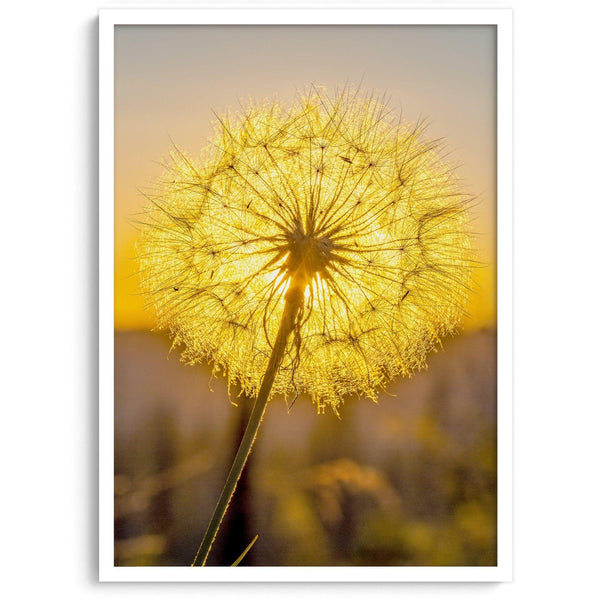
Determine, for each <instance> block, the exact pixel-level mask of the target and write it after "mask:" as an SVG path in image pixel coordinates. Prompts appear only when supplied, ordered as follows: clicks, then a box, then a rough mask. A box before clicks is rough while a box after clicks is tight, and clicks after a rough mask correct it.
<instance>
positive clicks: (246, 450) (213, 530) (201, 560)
mask: <svg viewBox="0 0 600 600" xmlns="http://www.w3.org/2000/svg"><path fill="white" fill-rule="evenodd" d="M292 284H293V282H292ZM292 284H291V285H290V288H289V290H288V292H287V294H286V296H285V306H284V308H283V316H282V317H281V324H280V325H279V331H278V332H277V337H276V338H275V344H273V350H272V351H271V357H270V358H269V364H268V365H267V370H266V371H265V376H264V377H263V380H262V383H261V386H260V389H259V391H258V395H257V396H256V401H255V402H254V407H253V408H252V413H251V414H250V419H249V420H248V425H247V426H246V431H245V432H244V437H243V438H242V441H241V442H240V446H239V448H238V451H237V454H236V455H235V459H234V461H233V465H232V466H231V470H230V471H229V475H228V476H227V481H226V482H225V485H224V487H223V491H222V492H221V496H220V498H219V501H218V502H217V506H216V507H215V511H214V513H213V515H212V517H211V519H210V523H209V524H208V527H207V529H206V533H205V534H204V538H203V539H202V543H201V544H200V547H199V548H198V552H197V553H196V557H195V558H194V562H193V563H192V564H191V566H192V567H195V566H196V565H197V564H200V565H201V566H204V565H205V564H206V559H207V557H208V553H209V552H210V548H211V546H212V544H213V541H214V539H215V537H216V535H217V531H218V530H219V527H220V525H221V521H222V520H223V517H224V515H225V512H226V511H227V506H228V505H229V502H230V501H231V497H232V496H233V492H234V491H235V488H236V486H237V482H238V479H239V478H240V475H241V473H242V471H243V470H244V465H245V464H246V461H247V460H248V456H249V455H250V450H252V445H253V444H254V440H255V439H256V434H257V433H258V428H259V427H260V424H261V421H262V418H263V415H264V414H265V410H266V408H267V402H268V401H269V395H270V393H271V388H272V387H273V382H274V381H275V376H276V375H277V371H278V370H279V367H280V366H281V362H282V360H283V357H284V354H285V348H286V346H287V340H288V337H289V335H290V333H291V332H292V330H293V329H294V326H295V324H296V317H297V315H298V311H299V310H300V307H301V306H302V302H303V301H304V298H303V293H302V291H301V290H300V288H299V287H298V286H294V285H292Z"/></svg>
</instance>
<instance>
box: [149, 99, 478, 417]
mask: <svg viewBox="0 0 600 600" xmlns="http://www.w3.org/2000/svg"><path fill="white" fill-rule="evenodd" d="M422 133H423V126H422V124H417V125H407V124H405V123H397V122H396V121H395V120H394V119H393V117H392V116H391V115H390V111H389V109H388V108H387V107H386V106H385V105H384V104H382V103H381V102H379V101H378V100H377V99H375V98H374V97H372V96H368V97H364V96H361V95H360V94H358V93H357V92H350V91H348V90H346V91H344V92H342V93H341V94H339V95H337V96H336V97H334V98H333V99H330V98H329V97H327V96H326V95H325V94H324V93H323V92H321V91H319V90H316V89H313V90H312V91H311V92H309V93H308V94H307V95H305V96H303V97H301V98H299V99H298V100H297V102H296V104H295V105H293V106H292V107H291V108H289V109H286V108H284V107H283V106H281V105H280V104H278V103H267V102H265V103H264V104H259V105H256V106H253V107H251V108H249V109H248V110H247V111H246V112H245V113H243V114H239V115H225V116H222V117H220V118H219V119H218V123H217V126H216V133H215V135H214V138H213V140H212V143H211V147H210V148H207V149H206V150H205V152H204V154H203V155H202V156H201V157H200V158H199V159H198V160H193V159H192V158H191V157H189V156H188V155H187V154H185V153H184V152H182V151H181V150H179V149H175V150H174V151H173V152H172V153H171V160H170V163H169V164H168V165H167V168H166V171H165V174H164V177H163V178H162V180H161V181H160V183H159V186H158V190H157V193H156V194H155V195H153V196H152V197H150V200H151V201H152V203H151V205H150V207H149V208H148V210H147V213H146V218H145V222H144V225H143V227H142V236H141V240H140V242H139V244H138V252H139V256H140V263H141V279H142V288H143V290H144V291H145V292H146V293H147V294H148V295H149V298H150V299H151V301H152V303H153V304H154V306H155V308H156V312H157V316H158V324H159V326H160V327H165V328H169V329H170V331H171V333H172V335H173V342H174V344H176V345H177V344H182V345H183V353H182V354H183V358H184V360H186V361H188V362H190V363H195V362H198V361H212V362H213V364H214V366H215V369H217V370H223V371H224V372H225V373H226V374H227V376H228V377H229V379H230V381H232V382H233V381H236V382H239V383H240V384H241V387H242V388H243V389H244V391H245V392H246V393H248V394H251V395H254V394H256V391H257V389H258V387H259V386H260V382H261V379H262V377H263V375H264V373H265V369H266V366H267V363H268V361H269V357H270V355H271V351H272V348H273V343H274V339H275V336H276V335H277V329H278V326H279V323H280V320H281V316H282V314H283V309H284V303H285V298H286V294H287V293H288V291H289V290H290V289H294V287H297V288H298V289H299V290H300V291H301V293H303V305H302V307H301V309H300V312H299V314H298V319H297V323H296V325H295V328H296V329H295V331H294V333H293V336H292V337H291V338H290V342H289V343H288V345H287V348H286V354H285V357H284V359H283V362H282V363H281V366H280V367H279V369H278V372H277V376H276V377H275V382H274V385H273V391H274V392H277V393H283V394H286V395H294V396H295V395H296V394H297V393H303V392H305V393H308V394H310V395H311V396H312V397H313V399H314V400H315V401H316V402H317V403H318V405H319V406H320V407H321V406H323V405H324V404H329V405H331V406H332V407H333V408H334V410H335V409H336V407H337V405H338V404H339V403H340V401H342V400H343V398H344V396H346V395H347V394H358V395H364V396H367V397H370V398H372V399H376V397H377V393H378V390H379V388H380V387H381V386H382V385H383V384H384V383H385V381H387V380H389V379H390V378H392V377H395V376H398V375H410V374H411V373H412V372H414V371H415V370H416V369H420V368H423V367H424V366H425V357H426V354H427V353H428V352H429V351H431V350H432V349H434V347H435V346H436V344H437V342H438V341H439V339H440V337H441V336H443V335H446V334H448V333H451V332H453V331H454V330H455V329H456V327H457V325H458V323H459V320H460V317H461V315H462V311H463V307H464V306H465V303H466V301H467V297H468V293H469V288H470V283H471V275H470V273H471V264H472V258H473V257H472V252H471V245H470V234H469V230H468V229H469V228H468V218H469V217H468V214H467V210H466V209H467V206H468V203H469V201H470V198H469V197H468V196H467V195H465V194H463V193H461V191H460V189H459V188H458V186H457V184H456V179H455V176H454V169H453V167H452V166H451V165H448V164H446V163H444V162H442V161H440V159H439V156H438V155H439V152H440V146H439V144H438V143H431V142H427V141H425V140H424V139H423V138H422ZM290 286H292V288H290Z"/></svg>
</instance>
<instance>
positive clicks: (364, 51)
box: [115, 25, 496, 262]
mask: <svg viewBox="0 0 600 600" xmlns="http://www.w3.org/2000/svg"><path fill="white" fill-rule="evenodd" d="M311 84H317V85H321V86H324V87H326V88H327V89H328V90H334V89H335V88H336V86H337V87H340V86H343V85H344V84H349V85H359V84H360V86H361V88H362V89H364V90H365V92H371V91H375V92H376V93H377V94H385V95H386V97H387V98H388V101H389V106H390V108H392V109H393V110H394V111H395V112H397V113H398V114H400V112H402V114H403V116H404V117H405V118H406V119H407V120H409V121H414V120H416V119H418V118H420V117H424V118H426V119H427V121H428V123H429V127H428V132H427V135H428V136H430V137H432V138H440V137H442V138H445V140H446V142H447V145H448V148H449V149H450V150H451V151H452V154H451V158H452V159H453V160H456V161H457V162H460V163H461V164H462V166H461V168H460V170H459V173H460V175H461V177H462V178H463V179H464V181H465V186H466V189H467V190H468V191H469V192H471V193H473V194H475V195H477V196H478V197H479V202H478V205H477V206H476V209H475V211H474V217H475V229H476V230H477V231H478V232H481V234H482V235H481V236H480V237H479V238H478V244H480V246H481V249H482V254H483V258H484V260H485V261H492V262H493V261H494V259H495V251H494V250H495V208H496V179H495V177H496V29H495V27H494V26H472V25H464V26H455V25H453V26H448V25H433V26H414V25H407V26H398V25H389V26H382V25H377V26H361V25H353V26H340V25H338V26H301V25H298V26H296V25H294V26H229V25H225V26H193V25H182V26H146V25H143V26H142V25H133V26H123V25H121V26H117V27H116V30H115V153H116V154H115V158H116V166H115V191H116V215H115V216H116V235H117V243H118V244H119V243H120V241H121V240H125V239H126V238H127V237H128V235H131V233H132V229H131V227H130V225H128V223H127V219H128V218H129V217H130V216H131V215H132V213H135V212H137V211H139V209H140V207H141V206H142V205H143V204H144V203H145V200H144V198H143V196H142V195H141V194H140V193H139V192H138V191H137V189H138V188H144V187H148V186H151V185H152V182H153V180H154V179H155V178H156V177H157V176H158V175H159V174H160V172H161V167H160V166H159V164H158V161H160V159H161V158H163V157H164V156H165V155H166V154H167V152H168V151H169V149H170V144H171V141H170V139H169V138H172V140H173V141H174V142H175V143H176V144H177V145H178V146H179V147H180V148H182V149H184V150H186V151H187V152H189V153H190V154H192V155H194V154H196V153H198V152H199V151H200V150H201V148H202V147H203V146H205V145H206V142H207V137H208V136H209V134H210V132H211V128H212V123H213V122H214V114H213V112H212V111H213V110H214V111H216V112H217V113H218V112H222V111H225V110H227V109H228V108H236V107H237V106H238V103H239V102H241V103H242V104H243V103H244V102H245V101H246V100H248V99H254V100H261V99H263V98H265V97H270V98H273V97H277V98H279V99H280V100H282V101H288V100H291V99H292V98H293V97H294V95H295V94H296V92H297V91H302V90H303V89H306V87H307V86H309V85H311Z"/></svg>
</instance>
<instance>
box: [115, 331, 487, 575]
mask: <svg viewBox="0 0 600 600" xmlns="http://www.w3.org/2000/svg"><path fill="white" fill-rule="evenodd" d="M135 335H139V334H135ZM124 339H125V338H124ZM124 339H123V340H121V341H120V342H118V343H117V346H116V349H118V348H121V347H122V346H123V343H122V342H123V341H124ZM154 341H155V340H154V338H148V337H146V338H144V337H142V338H140V340H139V342H140V344H143V345H144V348H145V349H146V350H147V349H148V347H149V346H148V343H149V342H150V346H152V344H153V343H154ZM446 346H447V347H446V350H445V352H443V353H439V354H437V355H435V356H434V357H433V358H432V360H431V361H430V363H431V364H430V369H429V371H428V372H426V373H423V374H419V375H417V376H416V377H415V378H414V379H412V380H408V381H403V382H399V383H398V384H397V385H396V386H395V388H394V389H393V390H392V391H391V393H393V394H395V395H396V396H397V397H395V398H389V397H385V398H383V397H382V399H381V400H380V403H379V405H374V404H372V403H369V402H368V401H366V400H357V401H349V402H348V403H347V404H346V405H345V406H344V408H343V411H342V418H341V419H337V418H336V417H335V416H334V415H316V410H314V407H312V406H311V405H310V403H309V401H308V400H306V399H303V398H299V399H298V401H297V402H296V404H295V405H294V407H292V408H291V410H289V411H288V409H287V408H286V407H285V406H284V405H283V403H282V402H277V401H276V400H275V401H272V403H271V405H270V406H269V409H268V411H267V416H266V419H265V422H264V423H263V427H262V430H261V432H260V433H259V439H258V441H257V444H256V447H255V449H254V450H253V453H252V454H251V460H250V461H249V464H248V466H247V471H246V473H245V479H244V480H243V481H242V482H241V483H240V488H239V489H238V490H237V492H236V494H237V496H238V497H237V499H236V501H235V503H232V505H231V506H230V510H229V513H228V515H227V517H226V519H227V522H225V523H224V524H223V527H222V530H221V531H220V533H219V535H218V536H217V541H216V543H215V546H214V548H213V550H212V551H211V555H210V556H209V563H208V564H231V562H233V560H231V557H232V556H233V557H234V558H235V557H237V556H239V555H240V554H241V552H242V551H243V550H244V548H245V547H246V546H247V545H248V543H249V542H250V541H251V539H252V537H254V535H255V534H256V533H258V534H259V538H258V541H257V543H256V544H255V546H253V548H252V550H251V551H250V552H249V554H248V555H247V556H246V557H245V558H244V560H243V561H242V563H241V565H240V566H242V567H243V566H248V565H268V566H271V565H273V566H275V565H289V566H296V565H298V566H300V565H304V566H313V565H327V566H343V565H381V566H385V565H399V566H402V565H414V566H459V565H472V566H480V565H481V566H483V565H495V564H496V534H497V520H496V497H497V494H496V447H497V444H496V442H497V440H496V418H495V417H496V404H495V403H496V370H495V334H494V333H493V332H480V333H478V334H471V335H469V336H463V337H461V338H457V339H456V340H453V341H452V342H451V343H448V344H447V345H446ZM131 348H137V345H136V344H133V345H132V346H131V347H130V349H131ZM157 348H158V349H160V352H163V351H164V348H165V347H164V346H163V345H162V342H160V343H158V345H157ZM136 351H137V350H136ZM128 356H129V354H128V353H127V352H125V353H117V359H118V360H119V361H120V362H119V363H118V364H119V367H118V368H117V369H116V373H117V379H116V407H115V408H116V417H117V421H116V428H115V434H116V435H115V444H116V445H115V562H116V564H117V565H188V564H189V563H190V562H191V559H192V558H193V555H194V554H195V551H196V549H197V545H198V544H199V542H200V540H201V537H202V534H203V532H204V528H205V526H206V523H207V521H208V518H209V516H210V513H211V512H212V509H213V508H214V503H215V502H216V499H217V497H218V494H219V491H220V487H221V485H222V483H223V481H224V478H225V475H226V472H227V470H228V469H229V466H230V463H231V460H232V454H233V452H234V450H235V448H236V446H237V439H238V438H239V436H240V435H241V432H242V430H243V422H244V420H245V419H246V418H247V414H248V410H247V408H248V405H247V404H242V408H241V409H240V408H239V407H238V408H235V407H233V406H232V405H230V404H229V403H227V402H226V400H225V397H224V395H225V390H223V389H218V388H217V386H216V385H214V384H213V385H214V389H215V393H214V396H212V397H208V399H207V400H206V402H205V403H204V404H202V410H200V409H199V407H198V406H199V405H198V400H197V397H195V396H194V397H193V400H191V401H188V400H185V399H180V398H179V393H180V391H178V390H179V388H178V386H181V385H183V384H181V381H180V382H179V383H177V384H175V383H173V382H174V381H175V380H171V379H170V377H171V376H170V375H169V374H168V373H167V374H165V373H160V374H158V375H157V381H158V380H159V378H160V380H161V381H162V380H163V379H164V378H165V377H166V379H167V383H165V384H164V385H165V389H166V390H167V392H166V396H164V397H163V396H161V394H165V392H164V391H160V390H156V397H155V398H154V400H152V398H150V399H149V398H148V393H149V392H148V391H147V390H140V389H138V388H137V387H136V385H133V384H132V381H133V382H135V381H136V379H135V378H136V372H135V370H134V369H133V370H132V368H131V365H130V364H129V366H127V365H128V363H127V361H128V358H127V357H128ZM159 359H160V360H164V355H162V354H160V353H158V354H157V360H159ZM169 368H170V369H173V373H175V374H177V375H173V377H175V376H177V377H180V375H178V373H180V372H181V373H183V375H181V376H182V377H184V378H185V377H192V378H194V377H198V378H200V379H202V378H206V374H205V373H204V372H202V373H201V375H199V374H198V371H199V369H191V368H189V367H183V366H182V365H180V364H178V363H173V364H172V366H171V367H169ZM180 369H183V371H180ZM148 376H150V375H148ZM206 385H207V383H206V381H205V380H204V379H202V381H196V380H195V379H192V380H190V382H188V383H186V384H185V386H184V388H185V389H184V388H181V389H184V391H182V392H181V394H182V395H183V396H182V398H187V396H188V394H189V389H194V388H195V387H196V386H200V389H201V386H206ZM184 406H187V408H185V409H184V408H182V407H184ZM199 410H200V412H197V411H199ZM186 411H189V412H186Z"/></svg>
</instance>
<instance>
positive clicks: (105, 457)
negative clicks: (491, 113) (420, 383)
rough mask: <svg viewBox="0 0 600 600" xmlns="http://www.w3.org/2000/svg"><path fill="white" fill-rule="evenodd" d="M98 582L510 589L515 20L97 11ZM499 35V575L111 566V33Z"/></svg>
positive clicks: (455, 15) (506, 16) (504, 14)
mask: <svg viewBox="0 0 600 600" xmlns="http://www.w3.org/2000/svg"><path fill="white" fill-rule="evenodd" d="M99 22H100V27H99V90H100V93H99V96H100V98H99V157H100V165H99V225H100V234H99V290H100V293H99V295H100V298H99V407H98V409H99V442H100V443H99V446H100V447H99V490H100V499H99V534H98V539H99V581H101V582H109V581H110V582H116V581H120V582H134V581H137V582H169V581H170V582H230V583H233V582H304V583H305V582H476V581H479V582H485V581H489V582H491V581H496V582H507V581H512V570H513V552H512V548H513V490H512V477H513V434H512V428H513V421H512V418H513V417H512V403H513V374H512V370H513V367H512V364H513V352H512V345H513V339H512V330H513V314H512V313H513V306H512V305H513V296H512V278H513V273H512V260H513V259H512V256H513V245H512V202H513V199H512V143H513V142H512V129H513V118H512V10H511V9H505V8H502V9H488V8H482V9H410V8H374V7H367V6H363V7H362V8H358V7H351V8H344V10H340V8H339V7H336V8H333V7H326V8H325V7H324V8H319V9H313V8H287V7H284V6H279V7H277V8H274V7H273V8H267V7H264V6H261V7H256V8H248V7H247V6H244V7H240V6H239V5H229V6H226V7H224V6H222V7H220V8H208V7H207V8H194V9H126V8H123V9H118V8H117V9H100V10H99ZM195 24H202V25H244V24H245V25H258V24H260V25H290V24H293V25H317V24H328V25H495V26H496V27H497V123H496V125H497V138H496V140H497V276H498V286H497V289H498V296H497V298H498V302H497V305H498V309H497V311H498V325H497V328H498V342H497V343H498V383H497V385H498V404H497V410H498V442H497V443H498V520H497V540H498V542H497V543H498V564H497V566H495V567H468V566H465V567H360V568H358V567H252V568H249V569H230V568H228V567H203V568H194V569H192V568H190V567H169V568H165V567H115V566H114V538H113V533H114V522H113V497H114V481H113V479H114V473H113V465H114V337H113V331H114V27H115V26H116V25H195Z"/></svg>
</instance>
